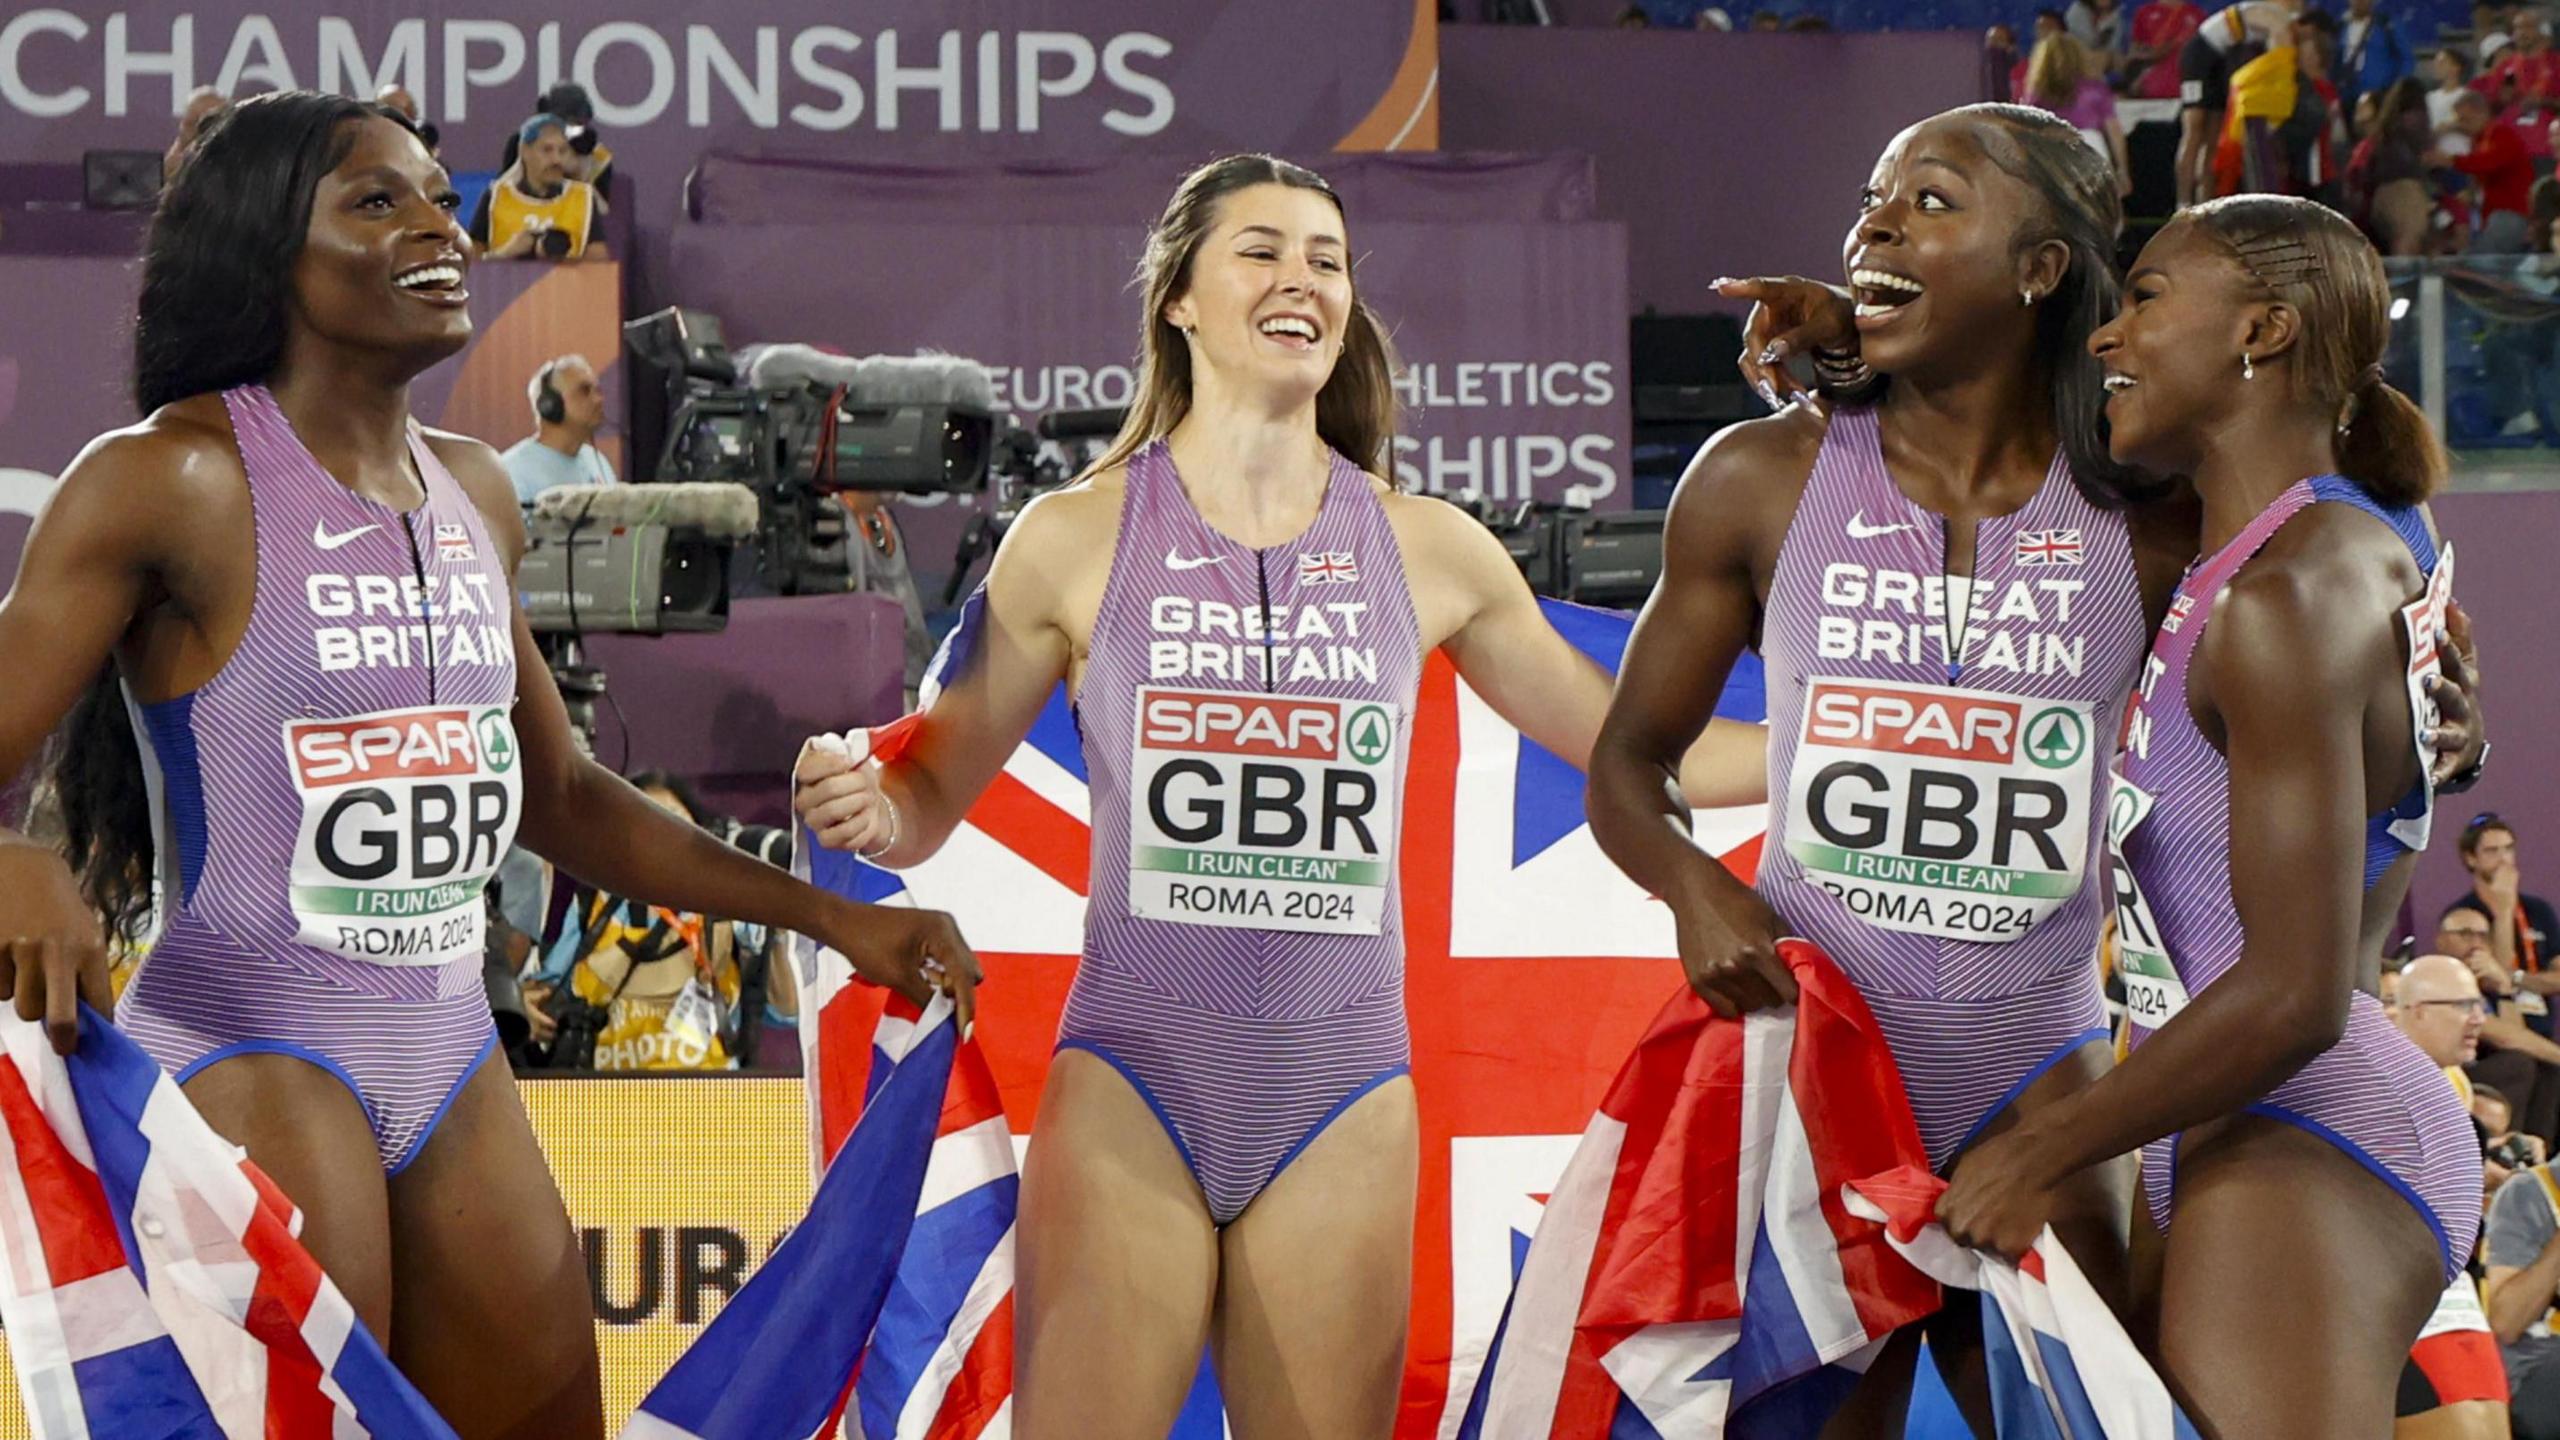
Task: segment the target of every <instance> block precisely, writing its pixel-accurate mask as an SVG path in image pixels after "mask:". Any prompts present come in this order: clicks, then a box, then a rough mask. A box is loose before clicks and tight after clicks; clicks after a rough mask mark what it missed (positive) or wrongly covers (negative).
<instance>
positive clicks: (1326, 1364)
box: [1216, 1076, 1422, 1440]
mask: <svg viewBox="0 0 2560 1440" xmlns="http://www.w3.org/2000/svg"><path fill="white" fill-rule="evenodd" d="M1421 1144H1422V1141H1421V1125H1420V1121H1419V1120H1418V1119H1417V1118H1416V1115H1415V1111H1414V1098H1413V1081H1412V1080H1411V1079H1409V1078H1407V1077H1404V1076H1398V1077H1396V1078H1395V1079H1393V1080H1390V1081H1388V1082H1387V1083H1386V1084H1384V1085H1381V1086H1379V1087H1378V1088H1377V1089H1375V1090H1372V1091H1370V1092H1369V1093H1368V1094H1367V1095H1365V1096H1363V1097H1362V1098H1361V1099H1360V1100H1359V1101H1357V1102H1356V1103H1354V1104H1353V1105H1352V1107H1351V1108H1350V1109H1348V1110H1345V1111H1344V1112H1342V1114H1341V1115H1339V1116H1337V1117H1336V1118H1335V1119H1334V1121H1333V1123H1332V1124H1330V1125H1327V1126H1326V1127H1325V1129H1324V1133H1322V1134H1320V1135H1318V1136H1316V1137H1315V1139H1314V1140H1313V1141H1312V1142H1310V1143H1309V1144H1308V1146H1307V1148H1306V1149H1305V1150H1304V1151H1302V1152H1300V1154H1299V1155H1298V1157H1297V1158H1296V1159H1295V1160H1292V1161H1290V1162H1289V1164H1288V1166H1287V1168H1285V1169H1283V1170H1282V1171H1281V1172H1280V1173H1279V1175H1278V1176H1276V1177H1275V1178H1274V1179H1273V1180H1272V1182H1271V1184H1270V1185H1269V1186H1268V1187H1267V1188H1265V1189H1264V1190H1263V1192H1262V1193H1261V1194H1260V1195H1258V1196H1255V1197H1254V1201H1253V1203H1252V1204H1251V1205H1248V1206H1246V1207H1245V1212H1244V1213H1243V1214H1242V1215H1239V1216H1237V1217H1236V1219H1235V1221H1234V1223H1232V1224H1230V1225H1228V1226H1227V1228H1226V1231H1225V1233H1224V1234H1222V1235H1221V1236H1220V1237H1219V1251H1220V1264H1219V1271H1218V1317H1217V1327H1216V1329H1217V1339H1216V1346H1217V1355H1218V1386H1219V1389H1220V1390H1221V1392H1223V1393H1224V1395H1225V1396H1226V1401H1227V1423H1228V1426H1229V1428H1230V1429H1232V1430H1233V1431H1234V1433H1235V1436H1236V1440H1365V1437H1380V1440H1383V1437H1384V1436H1385V1435H1386V1434H1387V1433H1388V1432H1389V1431H1390V1430H1392V1429H1393V1428H1394V1427H1395V1415H1396V1391H1397V1387H1398V1384H1399V1382H1400V1381H1401V1380H1402V1378H1403V1374H1404V1340H1405V1325H1406V1318H1407V1316H1408V1315H1409V1314H1410V1313H1411V1310H1412V1301H1413V1209H1414V1191H1415V1186H1416V1184H1417V1183H1418V1181H1417V1175H1418V1172H1419V1169H1420V1166H1421V1158H1422V1150H1421Z"/></svg>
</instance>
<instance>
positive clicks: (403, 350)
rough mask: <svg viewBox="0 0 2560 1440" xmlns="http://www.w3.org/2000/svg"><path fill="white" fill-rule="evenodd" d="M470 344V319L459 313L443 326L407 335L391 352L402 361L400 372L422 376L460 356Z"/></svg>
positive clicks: (468, 316) (466, 315) (462, 312)
mask: <svg viewBox="0 0 2560 1440" xmlns="http://www.w3.org/2000/svg"><path fill="white" fill-rule="evenodd" d="M470 344H471V316H470V315H469V313H468V312H465V311H460V310H457V311H454V312H453V313H452V316H451V317H450V318H449V319H447V320H445V322H444V323H443V324H441V325H433V326H429V327H427V328H426V329H425V330H424V332H423V333H417V334H410V335H404V336H402V337H400V339H399V341H398V342H396V343H395V344H393V345H392V346H391V347H390V348H391V349H392V350H393V351H394V352H395V353H396V354H397V355H398V356H399V357H400V368H402V369H404V370H406V371H408V372H409V373H410V374H412V375H419V374H423V373H425V372H426V371H429V370H432V369H434V368H435V367H437V366H438V365H441V364H443V363H444V362H446V361H447V360H450V359H452V358H453V357H454V356H456V355H459V354H461V353H462V352H463V350H464V349H465V348H466V347H468V346H469V345H470Z"/></svg>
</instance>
